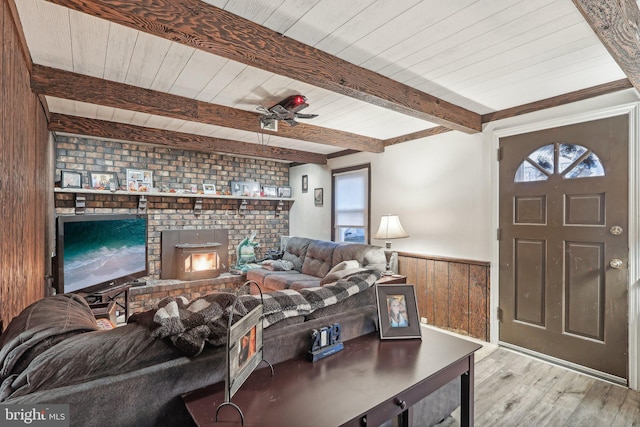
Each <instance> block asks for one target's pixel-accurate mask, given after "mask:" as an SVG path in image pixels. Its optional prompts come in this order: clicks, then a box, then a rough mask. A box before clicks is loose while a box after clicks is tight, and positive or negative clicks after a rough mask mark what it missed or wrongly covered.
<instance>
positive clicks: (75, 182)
mask: <svg viewBox="0 0 640 427" xmlns="http://www.w3.org/2000/svg"><path fill="white" fill-rule="evenodd" d="M60 187H61V188H82V173H81V172H75V171H61V172H60Z"/></svg>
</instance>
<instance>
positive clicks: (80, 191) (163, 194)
mask: <svg viewBox="0 0 640 427" xmlns="http://www.w3.org/2000/svg"><path fill="white" fill-rule="evenodd" d="M54 192H56V193H72V194H115V195H120V196H148V197H190V198H194V199H200V198H201V199H231V200H275V201H279V200H283V201H290V202H293V200H294V199H292V198H291V197H249V196H227V195H224V194H193V193H169V192H161V191H127V190H116V191H111V190H93V189H87V188H54Z"/></svg>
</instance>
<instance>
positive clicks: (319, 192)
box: [313, 188, 324, 206]
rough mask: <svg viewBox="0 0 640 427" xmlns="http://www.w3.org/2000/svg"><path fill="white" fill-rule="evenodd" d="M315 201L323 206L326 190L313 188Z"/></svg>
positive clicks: (317, 204)
mask: <svg viewBox="0 0 640 427" xmlns="http://www.w3.org/2000/svg"><path fill="white" fill-rule="evenodd" d="M313 203H314V204H315V205H316V206H322V205H323V204H324V190H323V189H322V188H316V189H314V190H313Z"/></svg>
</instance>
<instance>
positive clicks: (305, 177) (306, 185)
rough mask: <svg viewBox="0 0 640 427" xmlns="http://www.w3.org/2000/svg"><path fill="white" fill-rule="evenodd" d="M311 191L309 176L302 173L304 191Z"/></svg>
mask: <svg viewBox="0 0 640 427" xmlns="http://www.w3.org/2000/svg"><path fill="white" fill-rule="evenodd" d="M307 191H309V176H308V175H302V192H303V193H306V192H307Z"/></svg>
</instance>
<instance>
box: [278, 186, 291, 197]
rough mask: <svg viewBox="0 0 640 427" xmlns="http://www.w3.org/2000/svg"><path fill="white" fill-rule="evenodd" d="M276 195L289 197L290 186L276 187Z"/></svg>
mask: <svg viewBox="0 0 640 427" xmlns="http://www.w3.org/2000/svg"><path fill="white" fill-rule="evenodd" d="M278 197H283V198H289V197H291V187H278Z"/></svg>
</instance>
